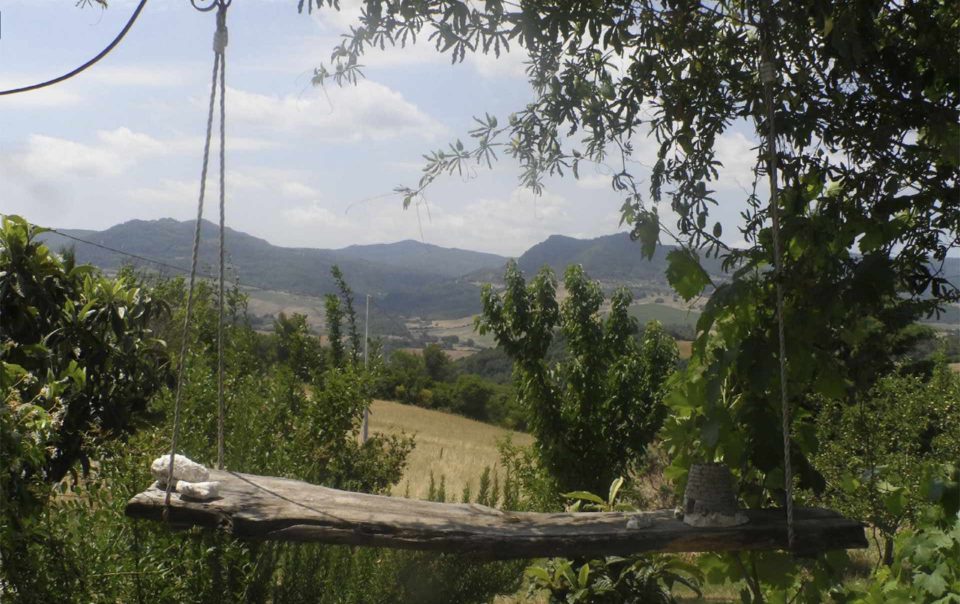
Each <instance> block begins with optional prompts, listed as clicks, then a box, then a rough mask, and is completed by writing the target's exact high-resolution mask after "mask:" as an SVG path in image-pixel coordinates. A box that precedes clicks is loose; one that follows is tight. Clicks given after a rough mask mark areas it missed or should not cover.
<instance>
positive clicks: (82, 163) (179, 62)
mask: <svg viewBox="0 0 960 604" xmlns="http://www.w3.org/2000/svg"><path fill="white" fill-rule="evenodd" d="M135 4H136V2H134V1H133V0H111V2H110V8H109V9H108V10H106V11H103V10H100V9H99V8H85V9H81V8H76V7H75V6H74V1H73V0H0V11H2V26H3V31H2V37H0V87H2V88H8V87H13V86H16V85H24V84H29V83H33V82H35V81H39V80H43V79H46V78H49V77H53V76H56V75H59V74H60V73H63V72H65V71H68V70H70V69H72V68H73V67H75V66H76V65H78V64H79V63H81V62H83V61H85V60H86V59H87V58H89V57H91V56H93V55H94V54H96V53H97V52H98V51H99V50H100V49H101V48H102V47H103V46H105V45H106V44H107V43H108V42H109V41H110V40H111V39H112V38H113V36H114V35H115V34H116V33H117V32H118V31H119V30H120V28H121V27H122V26H123V23H124V22H125V21H126V20H127V18H128V17H129V15H130V13H131V11H132V10H133V8H134V6H135ZM343 4H344V10H343V11H342V12H341V13H336V12H335V11H332V10H321V11H315V12H314V14H313V15H312V16H309V15H306V14H303V15H301V14H298V13H297V10H296V0H235V2H234V4H233V7H232V8H231V10H230V16H229V21H230V22H229V27H230V46H229V48H228V55H227V86H228V93H227V103H228V118H227V122H228V127H227V130H228V131H227V136H228V144H227V151H228V157H227V165H228V174H227V179H228V183H227V193H228V210H227V212H228V215H227V222H228V224H229V226H231V227H233V228H236V229H239V230H242V231H245V232H248V233H251V234H253V235H256V236H259V237H263V238H265V239H267V240H269V241H270V242H272V243H275V244H277V245H285V246H309V247H332V248H335V247H343V246H346V245H350V244H354V243H375V242H386V241H396V240H400V239H408V238H412V239H422V240H423V241H426V242H428V243H434V244H437V245H444V246H456V247H463V248H468V249H476V250H482V251H490V252H496V253H502V254H518V253H521V252H522V251H523V250H525V249H526V248H527V247H529V246H530V245H532V244H534V243H536V242H538V241H541V240H543V239H545V238H546V237H547V236H549V235H550V234H554V233H560V234H565V235H570V236H576V237H591V236H597V235H603V234H607V233H611V232H614V231H617V230H618V222H619V215H618V211H617V209H618V208H619V206H620V204H621V199H620V198H619V197H618V195H617V194H616V193H614V192H613V191H612V190H611V189H610V183H609V177H608V176H607V173H608V171H607V170H606V169H605V168H604V167H602V166H601V167H597V168H596V169H594V170H585V171H583V172H582V173H581V179H580V180H579V181H576V180H574V179H573V178H572V177H568V178H565V179H553V180H550V181H548V183H547V189H546V191H545V193H544V194H543V195H542V196H540V197H535V196H534V195H533V194H532V193H530V192H529V191H526V190H523V189H519V188H518V186H517V176H518V170H517V169H516V166H515V165H514V164H513V163H512V162H510V161H509V160H502V161H501V162H500V163H499V164H498V165H496V166H495V168H494V169H493V170H487V169H486V168H480V167H478V168H477V170H476V171H475V172H473V173H471V174H470V175H468V176H467V177H465V178H459V177H450V178H445V179H443V180H442V181H440V182H438V183H437V184H436V185H435V186H434V187H433V188H432V189H430V190H429V191H428V193H427V197H426V202H427V204H428V205H427V206H421V207H420V208H419V209H418V210H417V209H413V210H408V211H403V210H402V208H401V205H400V199H399V198H398V197H397V196H391V195H386V194H388V193H390V191H391V190H392V189H393V187H394V186H396V185H399V184H409V185H413V184H415V183H416V181H417V180H418V178H419V173H420V167H421V165H422V160H421V155H422V154H423V153H425V152H427V151H429V150H431V149H433V148H436V147H440V146H444V145H445V144H446V143H447V142H448V141H451V140H454V139H456V138H457V137H465V135H466V132H467V131H468V130H469V129H470V128H471V127H472V123H473V122H472V116H474V115H482V114H483V113H484V112H489V113H491V114H494V115H497V116H500V117H501V118H505V117H506V116H507V115H508V114H509V113H510V112H511V111H512V110H516V109H519V108H521V107H522V106H523V105H524V104H525V103H526V102H527V101H528V100H529V99H530V98H531V92H530V88H529V86H528V85H527V83H526V80H525V78H524V76H523V60H524V57H523V55H522V54H518V53H512V54H510V55H508V56H503V57H501V58H500V59H496V58H494V57H492V56H491V57H485V56H478V57H468V58H467V60H466V62H465V63H463V64H460V65H455V66H452V65H450V64H449V59H448V58H446V57H444V56H441V55H439V54H438V53H437V52H436V51H435V50H434V49H433V48H432V47H431V46H429V45H427V44H421V45H418V46H415V47H413V48H408V49H405V50H400V49H395V50H391V51H388V52H385V53H377V54H374V55H371V56H369V57H368V58H367V59H366V61H365V64H366V68H365V70H364V71H365V73H366V75H367V79H366V80H365V81H364V82H363V83H361V84H360V85H359V86H357V87H349V88H344V89H337V88H335V87H333V86H330V87H328V88H327V89H326V90H323V89H318V88H315V87H312V86H311V85H310V77H311V74H312V70H313V68H314V67H316V66H318V65H320V64H321V63H323V62H324V61H325V60H326V59H327V58H328V56H329V53H330V49H331V48H332V47H333V46H334V44H335V43H336V41H337V39H338V36H339V35H340V34H341V33H342V32H343V31H345V30H346V29H347V27H348V25H349V24H350V23H351V22H352V20H353V19H354V18H355V17H356V14H357V12H356V10H357V9H356V5H357V2H351V1H345V2H343ZM213 29H214V17H213V14H212V13H210V14H201V13H198V12H196V11H194V10H193V9H192V8H191V7H190V4H189V1H188V0H149V2H148V4H147V7H146V9H145V10H144V12H143V14H142V15H141V17H140V19H139V21H138V22H137V23H136V24H135V25H134V27H133V29H132V30H131V31H130V33H129V34H128V36H127V38H126V39H125V40H124V42H123V43H122V44H121V45H120V46H119V47H118V48H117V49H115V50H114V52H113V53H112V54H111V55H109V56H108V57H107V58H106V59H104V60H103V61H101V62H100V63H99V64H97V65H96V66H95V67H94V68H92V69H91V70H89V71H87V72H85V73H84V74H81V75H80V76H78V77H77V78H74V79H73V80H70V81H68V82H65V83H62V84H59V85H56V86H54V87H51V88H48V89H45V90H43V91H38V92H33V93H27V94H22V95H14V96H10V97H0V211H3V212H5V213H18V214H22V215H24V216H25V217H27V218H28V219H30V220H32V221H34V222H37V223H39V224H45V225H50V226H54V227H74V228H92V229H102V228H106V227H108V226H111V225H113V224H116V223H117V222H121V221H125V220H130V219H133V218H141V219H153V218H160V217H167V216H171V217H174V218H178V219H188V218H192V217H193V215H194V214H195V211H196V209H195V208H196V197H197V190H198V186H199V182H198V181H199V173H200V168H199V163H200V157H201V151H202V134H203V129H204V126H205V119H206V115H205V112H206V106H205V105H206V97H207V94H208V88H209V78H210V70H211V66H212V60H213V57H212V51H211V38H212V33H213ZM752 145H753V143H752V142H751V140H750V139H749V137H748V136H746V135H744V133H743V132H739V131H735V132H731V133H729V134H728V135H726V136H725V137H723V138H722V139H721V140H720V142H719V158H720V159H721V161H723V162H724V163H725V164H726V169H725V171H724V172H723V174H722V178H721V180H720V182H719V183H718V186H717V189H718V193H719V195H718V197H719V198H720V199H721V209H720V211H719V212H718V216H719V217H720V219H721V221H722V222H724V226H725V227H726V228H725V233H726V237H727V238H728V239H729V242H730V243H736V242H737V238H738V236H739V235H738V234H737V232H736V230H735V229H734V228H733V227H734V225H735V221H736V216H737V213H738V211H739V208H740V207H741V204H740V202H739V200H742V199H743V198H744V197H745V193H744V191H743V187H745V186H749V182H750V167H751V166H752V165H753V161H754V154H753V152H752V151H750V148H751V146H752ZM637 146H638V153H637V159H639V160H645V159H646V160H649V158H650V157H652V154H653V152H654V149H655V145H654V143H653V142H652V141H643V140H640V141H637ZM648 163H649V162H648ZM640 176H641V177H642V176H643V174H640ZM215 185H216V183H215V179H211V181H210V185H209V188H208V191H209V192H210V194H211V197H210V198H211V199H215V194H216V189H215ZM661 211H662V213H665V214H666V213H667V212H666V211H665V210H664V209H661ZM205 215H206V216H207V217H208V218H213V217H214V216H215V208H213V207H212V206H208V209H207V211H206V213H205Z"/></svg>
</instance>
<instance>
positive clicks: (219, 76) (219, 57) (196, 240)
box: [163, 5, 226, 519]
mask: <svg viewBox="0 0 960 604" xmlns="http://www.w3.org/2000/svg"><path fill="white" fill-rule="evenodd" d="M225 21H226V6H224V5H221V7H220V11H219V12H218V15H217V33H216V34H215V35H214V61H213V76H212V78H211V83H210V106H209V109H208V111H207V135H206V138H205V140H204V143H203V163H202V168H201V170H200V195H199V199H198V201H197V221H196V227H195V229H194V233H193V253H192V256H191V262H190V281H189V285H188V287H187V309H186V316H185V317H184V319H183V337H182V341H181V342H180V355H179V365H178V366H177V390H176V396H175V399H174V406H173V435H172V437H171V439H170V464H169V466H168V467H167V480H166V483H167V484H166V487H165V493H164V510H163V515H164V518H165V519H167V518H168V517H169V511H170V494H171V493H172V491H173V487H174V484H175V481H174V479H173V466H174V459H175V456H176V453H177V444H178V441H179V438H180V416H181V408H182V406H183V382H184V378H183V374H184V366H185V365H186V356H187V341H188V339H189V333H190V319H191V318H192V316H193V303H194V291H195V286H196V280H197V261H198V258H199V256H200V227H201V222H202V220H203V202H204V198H205V197H206V190H207V170H208V167H209V165H210V141H211V139H212V137H213V113H214V106H215V101H216V97H217V85H218V83H219V85H220V327H219V329H218V343H217V356H218V366H219V372H220V373H219V380H218V381H219V385H218V399H219V400H218V407H219V410H220V412H219V414H218V415H219V417H218V440H217V446H218V466H219V467H220V468H221V469H222V467H223V456H222V447H223V434H222V432H223V413H222V410H223V349H222V329H223V215H224V189H223V185H224V164H223V160H224V148H223V142H224V132H225V129H224V124H223V119H224V117H225V103H224V98H223V91H224V81H225V80H224V76H223V69H222V68H223V67H224V65H225V63H224V57H223V49H224V48H225V47H226V25H225ZM221 29H222V30H223V31H221ZM221 42H222V44H221Z"/></svg>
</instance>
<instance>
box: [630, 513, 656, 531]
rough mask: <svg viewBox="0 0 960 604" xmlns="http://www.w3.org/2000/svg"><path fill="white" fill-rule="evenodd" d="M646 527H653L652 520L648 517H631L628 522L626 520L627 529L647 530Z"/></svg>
mask: <svg viewBox="0 0 960 604" xmlns="http://www.w3.org/2000/svg"><path fill="white" fill-rule="evenodd" d="M648 526H653V518H651V517H650V516H641V515H637V516H631V517H630V520H627V528H628V529H639V528H647V527H648Z"/></svg>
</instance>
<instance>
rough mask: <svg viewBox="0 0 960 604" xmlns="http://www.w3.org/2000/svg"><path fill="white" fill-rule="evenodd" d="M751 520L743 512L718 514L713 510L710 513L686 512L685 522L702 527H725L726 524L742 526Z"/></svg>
mask: <svg viewBox="0 0 960 604" xmlns="http://www.w3.org/2000/svg"><path fill="white" fill-rule="evenodd" d="M748 521H749V518H747V515H746V514H744V513H743V512H737V513H736V514H733V515H730V514H717V513H716V512H712V513H710V514H692V513H691V514H684V515H683V523H684V524H687V525H690V526H696V527H701V528H710V527H725V526H740V525H741V524H746V523H747V522H748Z"/></svg>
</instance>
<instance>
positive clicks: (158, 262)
mask: <svg viewBox="0 0 960 604" xmlns="http://www.w3.org/2000/svg"><path fill="white" fill-rule="evenodd" d="M46 230H47V231H48V232H50V233H56V234H57V235H60V236H61V237H65V238H67V239H70V240H72V241H76V242H78V243H85V244H87V245H92V246H93V247H98V248H100V249H102V250H106V251H108V252H113V253H114V254H119V255H121V256H127V257H129V258H136V259H137V260H142V261H143V262H149V263H151V264H156V265H157V266H162V267H165V268H169V269H173V270H175V271H179V272H181V273H189V272H190V269H188V268H184V267H182V266H177V265H175V264H169V263H167V262H164V261H162V260H154V259H153V258H147V257H146V256H140V255H139V254H132V253H130V252H125V251H123V250H118V249H117V248H113V247H110V246H109V245H103V244H102V243H97V242H95V241H89V240H87V239H81V238H80V237H75V236H73V235H70V234H68V233H64V232H62V231H58V230H57V229H51V228H47V229H46ZM200 275H201V276H203V277H206V278H207V279H213V278H214V277H213V275H205V274H203V273H200Z"/></svg>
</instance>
